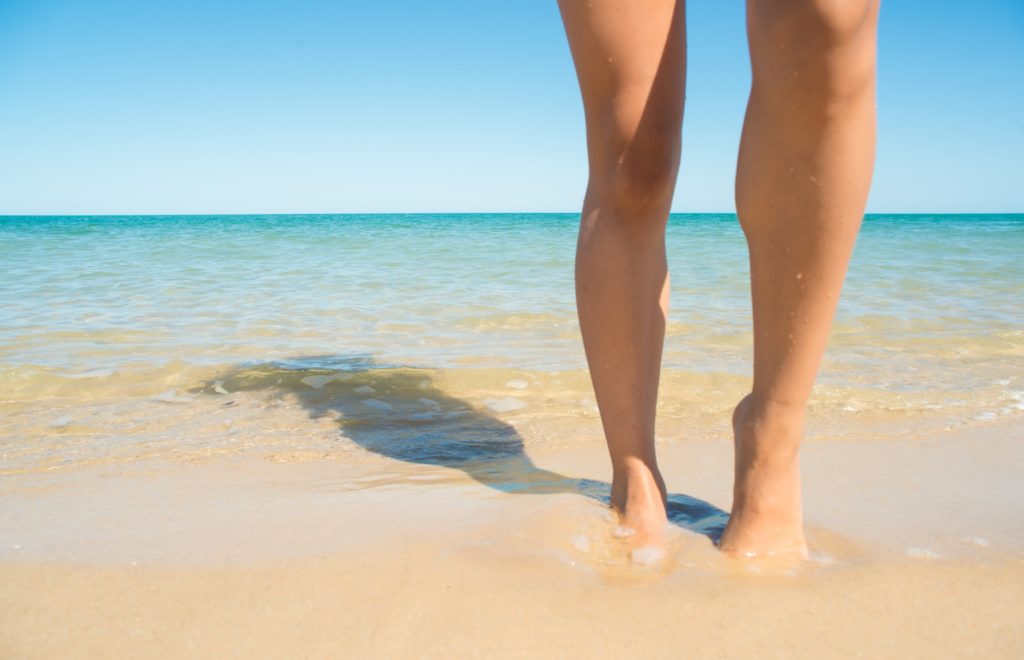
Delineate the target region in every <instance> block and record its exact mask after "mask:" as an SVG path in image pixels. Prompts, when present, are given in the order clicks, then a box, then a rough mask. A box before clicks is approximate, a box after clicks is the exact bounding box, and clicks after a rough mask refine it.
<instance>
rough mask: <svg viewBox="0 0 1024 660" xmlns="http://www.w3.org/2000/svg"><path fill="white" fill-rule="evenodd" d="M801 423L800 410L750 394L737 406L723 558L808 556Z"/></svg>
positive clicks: (734, 418)
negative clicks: (802, 489)
mask: <svg viewBox="0 0 1024 660" xmlns="http://www.w3.org/2000/svg"><path fill="white" fill-rule="evenodd" d="M803 417H804V407H803V406H788V405H784V404H777V403H767V404H764V403H761V402H758V401H756V400H755V399H754V398H753V395H751V394H748V395H747V396H746V397H744V398H743V400H742V401H740V402H739V404H738V405H737V406H736V409H735V411H734V412H733V421H732V423H733V433H734V438H735V452H736V455H735V462H736V472H735V482H734V485H733V504H732V512H731V513H730V514H729V524H728V525H726V528H725V531H724V532H723V533H722V538H721V540H720V541H719V543H718V547H719V549H721V550H722V552H724V553H726V554H728V555H733V556H740V557H755V556H771V555H789V556H798V557H806V556H807V542H806V541H805V540H804V532H803V510H802V505H801V498H800V464H799V460H798V450H799V448H800V440H801V437H802V435H803Z"/></svg>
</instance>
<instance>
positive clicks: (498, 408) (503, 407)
mask: <svg viewBox="0 0 1024 660" xmlns="http://www.w3.org/2000/svg"><path fill="white" fill-rule="evenodd" d="M484 405H485V406H487V407H488V408H490V409H491V410H493V411H494V412H496V413H503V412H511V411H513V410H522V409H523V408H525V407H526V404H525V403H523V402H522V401H520V400H519V399H515V398H512V397H510V396H507V397H504V398H501V399H487V400H485V401H484Z"/></svg>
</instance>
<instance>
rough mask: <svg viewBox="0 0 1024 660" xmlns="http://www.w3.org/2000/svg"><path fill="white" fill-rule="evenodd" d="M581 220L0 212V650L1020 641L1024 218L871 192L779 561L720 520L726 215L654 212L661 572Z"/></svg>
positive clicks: (524, 650) (727, 352)
mask: <svg viewBox="0 0 1024 660" xmlns="http://www.w3.org/2000/svg"><path fill="white" fill-rule="evenodd" d="M577 219H578V216H576V215H574V214H461V215H451V214H415V215H345V216H339V215H324V216H167V217H133V216H124V217H94V218H89V217H44V218H27V217H22V218H16V217H5V218H0V263H2V264H3V266H4V269H5V271H6V272H8V273H12V274H14V275H12V276H10V277H9V278H7V280H6V281H5V282H4V284H3V286H2V287H0V416H2V418H3V420H4V424H3V429H2V430H0V456H2V457H3V458H2V464H0V477H2V481H0V484H2V486H0V497H2V506H0V530H2V537H0V585H2V586H0V593H2V594H3V595H4V596H5V598H4V599H3V601H2V603H3V604H2V605H0V655H4V656H9V657H96V656H124V655H139V654H142V653H145V654H146V655H147V656H153V657H180V656H182V655H199V656H222V655H229V654H236V655H241V654H245V655H250V656H255V657H277V656H282V655H305V656H309V657H328V656H337V655H369V656H374V657H391V656H409V655H417V656H450V655H455V656H466V655H489V656H490V655H494V656H504V657H511V656H525V655H537V654H545V655H558V656H568V657H582V656H601V657H604V656H621V655H624V654H626V653H637V654H640V653H643V654H647V655H653V656H658V657H669V656H671V657H678V656H680V655H700V656H723V657H741V656H742V657H749V656H751V655H757V656H759V657H810V656H815V657H820V656H822V655H825V654H827V655H829V656H835V657H852V656H859V655H866V656H870V657H879V656H896V655H899V656H907V657H925V656H927V657H962V656H964V655H967V654H970V655H987V656H993V657H1019V656H1020V655H1021V653H1024V623H1022V621H1024V601H1022V599H1021V597H1020V596H1021V593H1022V587H1024V524H1022V523H1021V521H1022V520H1024V482H1022V481H1021V480H1020V478H1019V475H1020V474H1022V473H1024V377H1022V376H1021V374H1024V312H1022V310H1021V306H1020V304H1019V289H1020V284H1021V283H1022V282H1024V264H1022V263H1021V261H1020V259H1019V255H1020V254H1022V253H1024V215H957V216H951V215H946V216H942V215H933V216H926V215H917V216H906V215H904V216H899V215H875V216H869V217H868V218H867V219H866V221H865V224H864V229H863V231H862V234H861V236H860V239H859V241H858V245H857V248H856V250H855V253H854V257H853V261H852V263H851V267H850V272H849V276H848V279H847V284H846V288H845V290H844V293H843V298H842V300H841V302H840V307H839V311H838V313H837V317H836V321H835V324H834V327H833V334H832V338H831V341H830V345H829V350H828V353H827V354H826V357H825V360H824V362H823V364H822V368H821V373H820V377H819V380H818V385H817V386H816V388H815V390H814V393H813V394H812V398H811V402H810V406H809V414H808V437H807V440H806V442H805V445H804V448H803V450H802V454H801V465H802V473H803V480H804V500H805V512H806V524H807V536H808V542H809V545H810V549H811V553H810V558H809V559H808V560H807V561H803V562H797V563H792V562H789V563H785V562H771V561H768V560H763V561H760V560H759V561H743V560H735V559H728V558H725V557H723V556H721V554H720V553H718V552H717V550H716V549H715V546H714V540H715V539H716V538H717V534H719V533H720V532H721V528H722V526H723V525H724V523H725V520H726V519H727V512H728V510H729V506H730V502H731V476H732V453H731V452H732V442H731V440H732V439H731V434H730V430H729V415H730V413H731V410H732V407H733V406H734V405H735V404H736V402H737V401H738V400H739V399H740V398H741V397H742V396H743V395H744V394H745V393H746V392H747V391H748V388H749V385H750V375H749V372H750V343H751V333H750V327H749V325H750V309H749V289H748V285H747V277H748V274H747V265H746V252H745V244H744V241H743V237H742V233H741V232H740V230H739V227H738V225H737V223H736V220H735V216H732V215H727V214H719V215H708V214H705V215H692V214H691V215H673V216H672V218H671V220H670V222H669V228H668V232H667V243H668V253H669V255H668V256H669V265H670V269H671V272H672V307H671V311H670V315H669V318H668V319H667V332H666V345H665V356H664V366H663V372H662V380H661V389H660V394H659V407H658V427H657V448H658V452H659V462H660V464H661V467H662V472H663V473H664V475H665V478H666V481H667V483H668V489H669V493H670V498H669V514H670V518H671V522H672V536H671V546H670V550H669V553H668V557H667V560H666V561H665V562H664V563H661V564H657V565H646V564H644V563H642V562H639V563H638V562H636V561H631V557H630V553H629V551H628V549H627V544H626V542H625V541H624V540H623V539H621V538H619V537H618V536H617V535H616V521H615V518H614V516H613V515H612V514H611V512H610V511H609V509H608V504H607V496H608V487H609V486H608V484H609V480H610V476H611V475H610V472H611V471H610V466H609V465H608V459H607V456H606V453H605V448H604V445H603V438H602V433H601V426H600V419H599V416H598V412H597V408H596V405H595V404H594V401H593V392H592V390H591V386H590V381H589V375H588V372H587V370H586V363H585V359H584V356H583V350H582V346H581V343H580V338H579V328H578V323H577V322H576V317H575V308H574V297H573V285H572V259H573V252H574V247H575V227H576V221H577Z"/></svg>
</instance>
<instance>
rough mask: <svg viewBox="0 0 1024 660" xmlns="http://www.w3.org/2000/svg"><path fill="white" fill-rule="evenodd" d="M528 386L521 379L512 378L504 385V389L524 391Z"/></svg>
mask: <svg viewBox="0 0 1024 660" xmlns="http://www.w3.org/2000/svg"><path fill="white" fill-rule="evenodd" d="M529 386H530V384H529V383H527V382H526V381H525V380H523V379H522V378H513V379H512V380H510V381H508V382H507V383H505V387H511V388H514V389H517V390H525V389H526V388H527V387H529Z"/></svg>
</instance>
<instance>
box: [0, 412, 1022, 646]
mask: <svg viewBox="0 0 1024 660" xmlns="http://www.w3.org/2000/svg"><path fill="white" fill-rule="evenodd" d="M1022 436H1024V433H1022V431H1021V429H1018V428H1015V427H1014V426H1013V425H1010V424H1003V425H991V426H989V427H983V428H972V429H970V430H969V432H962V433H956V432H951V433H947V434H945V435H941V436H936V437H933V438H931V439H929V440H913V441H900V440H899V439H894V440H891V441H888V442H843V441H836V442H809V443H807V445H806V446H805V450H804V453H803V459H802V460H803V472H804V478H805V498H806V509H807V523H808V539H809V542H810V544H811V548H812V557H811V559H810V560H809V561H807V562H803V563H799V564H795V565H794V564H789V565H784V564H772V563H766V562H748V561H738V560H730V559H726V558H724V557H722V556H721V555H719V553H718V552H717V551H716V550H715V549H714V546H713V544H712V541H711V540H710V539H709V538H708V536H707V535H706V534H705V533H704V532H707V531H708V530H709V529H713V528H714V526H715V524H717V523H716V521H717V522H720V521H721V519H722V516H723V515H724V513H723V511H722V510H723V509H727V508H728V505H729V481H728V474H729V461H730V450H729V447H728V443H727V442H712V441H700V442H693V443H683V444H678V445H671V446H666V447H663V448H662V454H661V460H662V464H663V469H664V471H665V474H666V476H667V479H668V482H669V489H670V491H671V492H672V493H673V502H674V503H675V504H674V511H675V520H676V523H677V524H676V525H674V527H673V541H672V543H673V545H672V550H671V552H670V555H669V560H668V562H667V563H666V564H664V565H662V566H659V567H653V568H652V567H645V566H637V565H634V564H631V563H630V561H629V555H628V549H627V548H626V547H625V543H626V542H625V541H623V540H622V539H617V538H615V536H614V534H613V530H614V527H615V522H614V518H613V517H611V516H610V515H609V512H608V511H607V509H606V507H605V505H604V504H603V503H602V502H601V501H600V499H599V496H600V493H601V488H602V485H601V484H602V483H606V482H607V479H608V474H607V473H608V467H607V464H606V463H607V461H606V458H605V456H604V453H603V448H602V447H600V446H593V447H585V448H579V447H575V448H571V449H566V450H557V449H548V450H545V451H539V452H531V455H530V460H531V461H532V463H530V462H529V461H527V463H526V464H524V463H523V462H522V460H519V462H515V460H513V461H512V462H511V463H508V464H506V465H504V467H501V466H495V465H489V466H480V465H476V466H464V468H463V469H458V468H455V467H451V466H440V465H424V464H420V463H409V462H403V461H398V460H394V459H391V458H387V457H384V456H379V455H370V456H366V457H363V458H365V460H361V461H353V462H340V461H310V460H302V461H288V460H287V459H286V458H281V459H280V460H278V461H271V460H253V459H245V458H230V457H228V458H224V457H217V458H212V459H210V460H206V461H202V460H190V461H179V462H171V461H166V460H154V461H141V462H134V463H130V464H119V465H108V466H97V467H92V468H84V469H73V470H64V471H61V470H56V471H52V472H48V473H31V474H22V475H9V476H6V477H4V481H3V482H0V483H2V486H0V488H2V490H0V498H2V500H0V501H2V507H0V529H2V530H3V537H2V540H0V585H2V586H0V594H2V596H3V598H2V599H0V656H3V657H12V658H14V657H16V658H22V657H25V658H32V657H41V658H57V657H60V658H67V657H125V656H146V657H157V658H159V657H183V656H189V657H194V656H198V657H223V656H245V657H284V656H287V657H295V656H300V657H337V656H369V657H407V656H417V657H420V656H427V657H435V656H445V657H447V656H457V657H461V656H476V655H486V656H498V657H522V656H537V655H543V656H558V657H584V656H587V657H595V656H596V657H606V656H615V657H621V656H623V655H627V654H628V655H645V656H655V657H680V656H701V657H752V656H756V657H787V658H792V657H822V656H827V657H860V656H868V657H880V656H881V657H897V656H898V657H962V656H964V655H976V656H989V657H1021V656H1022V655H1024V523H1022V521H1024V486H1022V481H1021V479H1020V475H1021V474H1024V470H1022V468H1024V442H1022V440H1024V437H1022ZM500 470H507V471H511V472H516V471H518V479H517V480H512V481H509V480H498V479H491V480H489V479H488V478H483V477H482V475H486V474H488V473H489V471H490V472H495V471H500ZM580 479H589V480H593V481H584V482H580V481H579V480H580ZM509 483H519V484H520V485H521V487H520V488H519V489H518V490H516V489H515V488H512V487H510V486H508V484H509ZM581 483H582V484H584V486H577V487H576V488H568V487H567V486H566V484H581ZM496 484H498V486H496ZM581 492H582V493H584V494H581ZM588 493H589V494H590V495H592V496H587V494H588Z"/></svg>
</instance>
